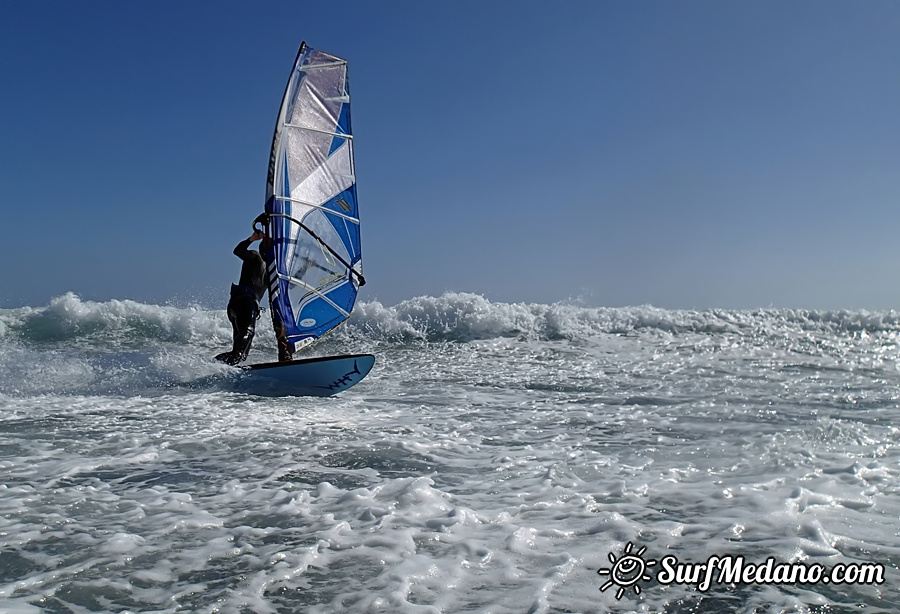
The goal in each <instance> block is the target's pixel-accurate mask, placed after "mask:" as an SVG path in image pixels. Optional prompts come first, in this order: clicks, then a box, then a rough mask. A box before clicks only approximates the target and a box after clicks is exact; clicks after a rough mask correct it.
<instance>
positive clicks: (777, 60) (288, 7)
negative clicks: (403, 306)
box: [0, 0, 900, 309]
mask: <svg viewBox="0 0 900 614" xmlns="http://www.w3.org/2000/svg"><path fill="white" fill-rule="evenodd" d="M301 40H306V41H307V42H308V43H309V44H310V45H311V46H313V47H316V48H318V49H322V50H324V51H327V52H329V53H333V54H336V55H339V56H342V57H344V58H347V59H348V60H349V62H350V78H351V90H352V95H353V125H354V132H355V137H356V140H355V146H356V147H355V149H356V165H357V176H358V182H359V185H358V187H359V198H360V211H361V217H362V224H363V225H362V232H363V250H364V251H363V253H364V263H365V273H366V278H367V280H368V281H369V283H368V285H367V286H366V287H365V288H363V292H362V298H363V300H372V299H377V300H380V301H381V302H382V303H384V304H386V305H392V304H395V303H396V302H398V301H400V300H403V299H406V298H410V297H414V296H421V295H438V294H440V293H442V292H444V291H460V292H475V293H479V294H483V295H484V296H486V297H488V298H490V299H492V300H501V301H510V302H515V301H526V302H543V303H550V302H555V301H560V300H567V299H581V300H583V301H585V302H586V303H588V304H591V305H602V306H622V305H637V304H653V305H656V306H659V307H666V308H707V307H723V308H755V307H768V306H774V307H808V308H822V309H832V308H867V309H890V308H893V309H900V245H898V235H900V145H898V144H900V77H898V73H897V67H898V65H900V4H898V3H896V2H891V1H878V0H875V1H869V2H865V3H859V2H849V1H847V2H831V1H827V0H815V1H807V2H801V1H796V2H788V3H785V2H766V1H756V0H754V1H752V2H751V1H744V2H714V1H685V2H671V1H660V2H657V1H641V2H625V1H620V2H601V1H567V2H533V1H527V0H522V1H518V0H517V1H512V0H508V1H500V0H497V1H487V2H485V1H483V0H482V1H477V2H473V1H468V0H464V1H455V2H405V1H404V2H387V1H386V2H312V3H307V2H293V1H292V2H253V3H251V2H170V1H162V2H99V1H92V2H77V3H76V2H61V1H60V2H47V1H35V2H2V3H0V79H2V87H0V92H2V95H0V117H2V120H3V121H2V127H0V135H2V136H0V219H2V228H3V231H4V232H3V234H4V241H3V242H2V244H0V259H2V262H3V263H4V265H3V271H2V274H0V281H2V283H0V307H16V306H19V305H23V304H28V305H35V306H38V305H44V304H46V303H47V301H48V300H49V298H50V297H53V296H58V295H60V294H62V293H64V292H66V291H73V292H75V293H77V294H79V295H80V296H82V297H83V298H85V299H93V300H106V299H110V298H118V299H125V298H130V299H136V300H141V301H146V302H153V303H165V302H174V303H176V304H185V303H189V302H199V303H201V304H203V305H207V306H222V307H223V308H224V303H225V302H226V300H227V290H228V286H229V284H230V283H231V282H232V281H233V280H236V279H237V276H238V272H239V268H240V263H239V261H238V260H237V259H236V258H235V257H234V256H232V255H231V249H232V248H233V246H234V244H235V243H236V242H237V241H239V240H240V239H243V238H245V237H246V236H247V235H249V233H250V222H251V221H252V220H253V218H254V217H255V216H256V214H257V213H258V212H259V211H261V210H262V206H263V198H264V192H265V176H266V165H267V162H268V155H269V151H268V149H269V146H270V144H271V135H272V129H273V127H274V121H275V116H276V113H277V111H278V105H279V103H280V97H281V94H282V91H283V88H284V83H285V80H286V79H287V76H288V72H289V70H290V67H291V63H292V61H293V59H294V56H295V54H296V50H297V47H298V46H299V43H300V41H301Z"/></svg>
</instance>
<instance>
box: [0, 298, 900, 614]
mask: <svg viewBox="0 0 900 614" xmlns="http://www.w3.org/2000/svg"><path fill="white" fill-rule="evenodd" d="M264 322H265V321H264V320H263V321H262V324H261V326H260V333H259V335H258V337H257V340H256V343H255V349H254V352H253V354H252V355H251V360H253V361H260V360H271V359H273V357H274V349H273V348H274V339H273V337H272V334H271V332H270V331H269V330H268V327H266V326H265V324H264ZM898 334H900V314H897V313H894V312H885V313H873V312H844V311H842V312H821V311H802V310H755V311H722V310H710V311H667V310H662V309H656V308H653V307H633V308H620V309H605V308H589V307H583V306H578V305H569V304H555V305H534V304H528V305H526V304H504V303H496V302H490V301H488V300H486V299H484V298H482V297H480V296H476V295H469V294H445V295H443V296H440V297H419V298H415V299H411V300H409V301H405V302H403V303H400V304H398V305H395V306H384V305H381V304H380V303H377V302H370V303H365V304H362V305H359V306H357V309H356V311H355V312H354V315H353V318H352V320H351V322H350V323H349V324H348V325H347V326H345V327H343V328H342V329H341V330H340V331H339V332H337V333H335V334H334V335H332V336H331V337H329V338H327V339H326V340H324V341H323V342H322V343H321V344H320V345H318V346H316V347H315V348H314V350H313V353H314V354H323V355H324V354H338V353H358V352H371V353H374V354H376V355H377V357H378V358H377V363H376V365H375V368H374V369H373V371H372V373H371V374H370V375H369V377H367V378H366V379H365V380H364V381H363V382H361V383H360V384H358V385H357V386H356V387H354V388H352V389H351V390H348V391H346V392H344V393H342V394H340V395H338V396H336V397H334V398H329V399H317V398H263V397H256V396H250V395H246V394H242V393H239V392H235V390H234V372H233V370H232V369H230V368H228V367H225V366H223V365H219V364H216V363H214V362H213V361H211V359H210V357H211V356H212V355H214V354H215V353H217V352H219V351H222V350H224V349H227V347H228V345H229V339H230V326H229V325H228V322H227V320H226V318H225V315H224V312H223V311H215V310H213V311H211V310H204V309H200V308H195V309H184V308H176V307H171V306H159V305H145V304H140V303H135V302H130V301H109V302H104V303H93V302H88V301H83V300H80V299H79V298H78V297H76V296H74V295H71V294H69V295H65V296H62V297H58V298H56V299H54V300H53V301H51V303H50V304H49V305H47V306H43V307H35V308H21V309H12V310H0V476H2V483H0V611H2V612H10V613H16V614H18V613H32V612H35V613H36V612H60V613H61V612H73V613H82V612H210V613H212V612H223V613H245V612H246V613H268V612H304V613H306V612H309V613H313V614H315V613H325V612H365V613H368V612H373V613H374V612H390V613H416V614H419V613H439V612H440V613H451V612H454V613H455V612H477V613H492V614H507V613H509V614H513V613H514V614H520V613H526V612H530V613H551V612H553V613H562V612H569V613H571V612H679V613H680V612H683V613H687V612H692V613H701V612H821V613H826V612H827V613H846V614H850V613H859V612H865V613H871V612H896V611H898V608H900V592H898V580H900V571H898V566H900V483H898V481H900V448H898V443H900V400H898V399H900V371H898V365H900V339H898ZM713 556H716V557H720V558H722V557H731V560H736V559H737V557H742V560H743V561H744V563H745V564H756V565H760V566H763V565H764V564H765V563H766V561H768V560H772V561H773V562H774V564H777V565H782V566H786V565H795V566H807V567H806V568H811V566H814V565H821V566H822V568H824V569H826V570H834V569H835V568H837V567H839V566H848V567H850V568H852V567H853V565H857V564H866V565H870V566H871V565H874V566H876V567H875V568H877V569H878V570H880V571H881V573H882V577H881V580H882V581H881V582H868V583H866V582H854V583H843V584H842V583H836V582H834V581H832V582H827V583H826V582H824V581H818V582H805V583H804V582H796V581H795V582H786V581H777V582H770V583H764V582H757V581H755V580H754V578H753V577H748V578H746V579H745V580H746V581H745V580H742V579H741V578H738V579H737V581H727V580H728V578H725V580H723V581H721V582H713V583H711V584H710V585H708V586H705V587H702V588H701V586H700V584H699V582H698V581H696V579H695V581H693V582H691V581H689V580H690V578H687V577H686V576H682V578H681V579H682V580H683V582H671V581H669V582H666V581H663V580H664V579H662V580H661V578H660V576H659V575H658V574H659V573H660V571H661V570H662V569H663V564H662V560H663V559H664V558H665V557H675V559H677V561H679V562H681V563H692V564H700V563H703V562H705V561H707V559H709V558H710V557H713ZM626 560H628V561H629V564H630V565H631V567H628V566H626V565H625V564H624V562H625V561H626ZM669 560H670V561H671V560H672V559H669ZM635 567H638V572H639V574H638V576H634V575H633V573H634V572H633V569H634V568H635ZM848 567H844V568H843V569H847V568H848ZM643 572H646V573H643ZM629 574H632V575H629ZM872 578H874V576H873V577H872ZM732 579H734V578H732ZM761 579H765V578H761ZM770 579H771V578H770ZM782 580H783V578H782ZM601 589H603V590H601Z"/></svg>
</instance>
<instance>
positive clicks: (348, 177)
mask: <svg viewBox="0 0 900 614" xmlns="http://www.w3.org/2000/svg"><path fill="white" fill-rule="evenodd" d="M350 126H351V123H350V90H349V85H348V81H347V63H346V61H344V60H342V59H341V58H338V57H336V56H333V55H330V54H327V53H323V52H321V51H317V50H315V49H312V48H310V47H306V46H305V45H303V46H301V49H300V52H299V53H298V55H297V60H296V62H295V65H294V69H293V70H292V72H291V77H290V79H289V81H288V85H287V87H286V89H285V98H284V100H283V101H282V105H281V109H280V111H279V116H278V123H277V126H276V130H275V137H274V138H273V144H272V153H271V157H270V163H269V178H268V182H267V199H266V212H267V213H268V214H269V234H270V237H271V238H272V241H273V247H272V249H271V251H270V254H271V255H270V257H269V262H268V263H269V287H270V293H269V297H270V302H271V305H272V313H273V317H275V318H276V319H277V320H278V321H281V322H283V324H284V327H285V330H286V333H287V336H288V339H289V340H291V341H293V342H295V343H297V342H303V343H309V342H311V341H314V340H315V339H317V338H319V337H321V336H322V335H324V334H326V333H327V332H328V331H330V330H332V329H333V328H334V327H335V326H338V325H340V324H341V323H342V322H343V321H344V320H346V319H347V317H349V315H350V312H351V311H352V309H353V305H354V303H355V302H356V297H357V293H358V289H359V286H360V285H361V283H362V251H361V245H360V231H359V210H358V204H357V195H356V175H355V168H354V161H353V135H352V133H351V130H350Z"/></svg>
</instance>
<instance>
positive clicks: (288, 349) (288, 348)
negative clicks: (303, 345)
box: [272, 309, 294, 362]
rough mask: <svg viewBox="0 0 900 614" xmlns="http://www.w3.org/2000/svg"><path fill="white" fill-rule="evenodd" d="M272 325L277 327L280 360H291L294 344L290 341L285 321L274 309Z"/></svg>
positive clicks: (276, 337) (276, 338)
mask: <svg viewBox="0 0 900 614" xmlns="http://www.w3.org/2000/svg"><path fill="white" fill-rule="evenodd" d="M272 327H273V328H274V329H275V340H276V341H277V342H278V361H279V362H284V361H287V360H291V359H292V358H293V356H294V344H293V343H291V342H290V341H288V339H287V331H286V330H285V327H284V323H283V322H282V321H281V319H280V318H279V317H278V315H277V314H276V313H275V310H274V309H273V310H272Z"/></svg>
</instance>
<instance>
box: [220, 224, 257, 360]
mask: <svg viewBox="0 0 900 614" xmlns="http://www.w3.org/2000/svg"><path fill="white" fill-rule="evenodd" d="M263 238H265V235H264V234H263V233H261V232H260V231H258V230H255V231H254V232H253V234H252V235H250V237H249V238H247V239H245V240H243V241H241V242H240V243H238V244H237V247H235V248H234V255H235V256H237V257H238V258H240V259H241V260H243V262H244V263H243V265H242V266H241V278H240V280H239V281H238V283H237V284H231V299H230V300H229V301H228V319H229V321H230V322H231V327H232V329H233V330H234V343H233V345H232V348H231V351H230V352H222V353H221V354H219V355H218V356H216V360H220V361H222V362H224V363H227V364H229V365H237V364H240V363H241V362H243V361H244V359H246V358H247V354H248V353H249V352H250V345H251V344H252V343H253V335H254V334H256V320H257V318H259V301H260V299H261V298H262V297H263V294H265V292H266V262H265V260H264V259H263V257H262V255H261V254H260V253H259V252H258V251H256V250H251V249H247V248H248V247H250V244H251V243H253V242H254V241H259V240H260V239H263Z"/></svg>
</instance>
